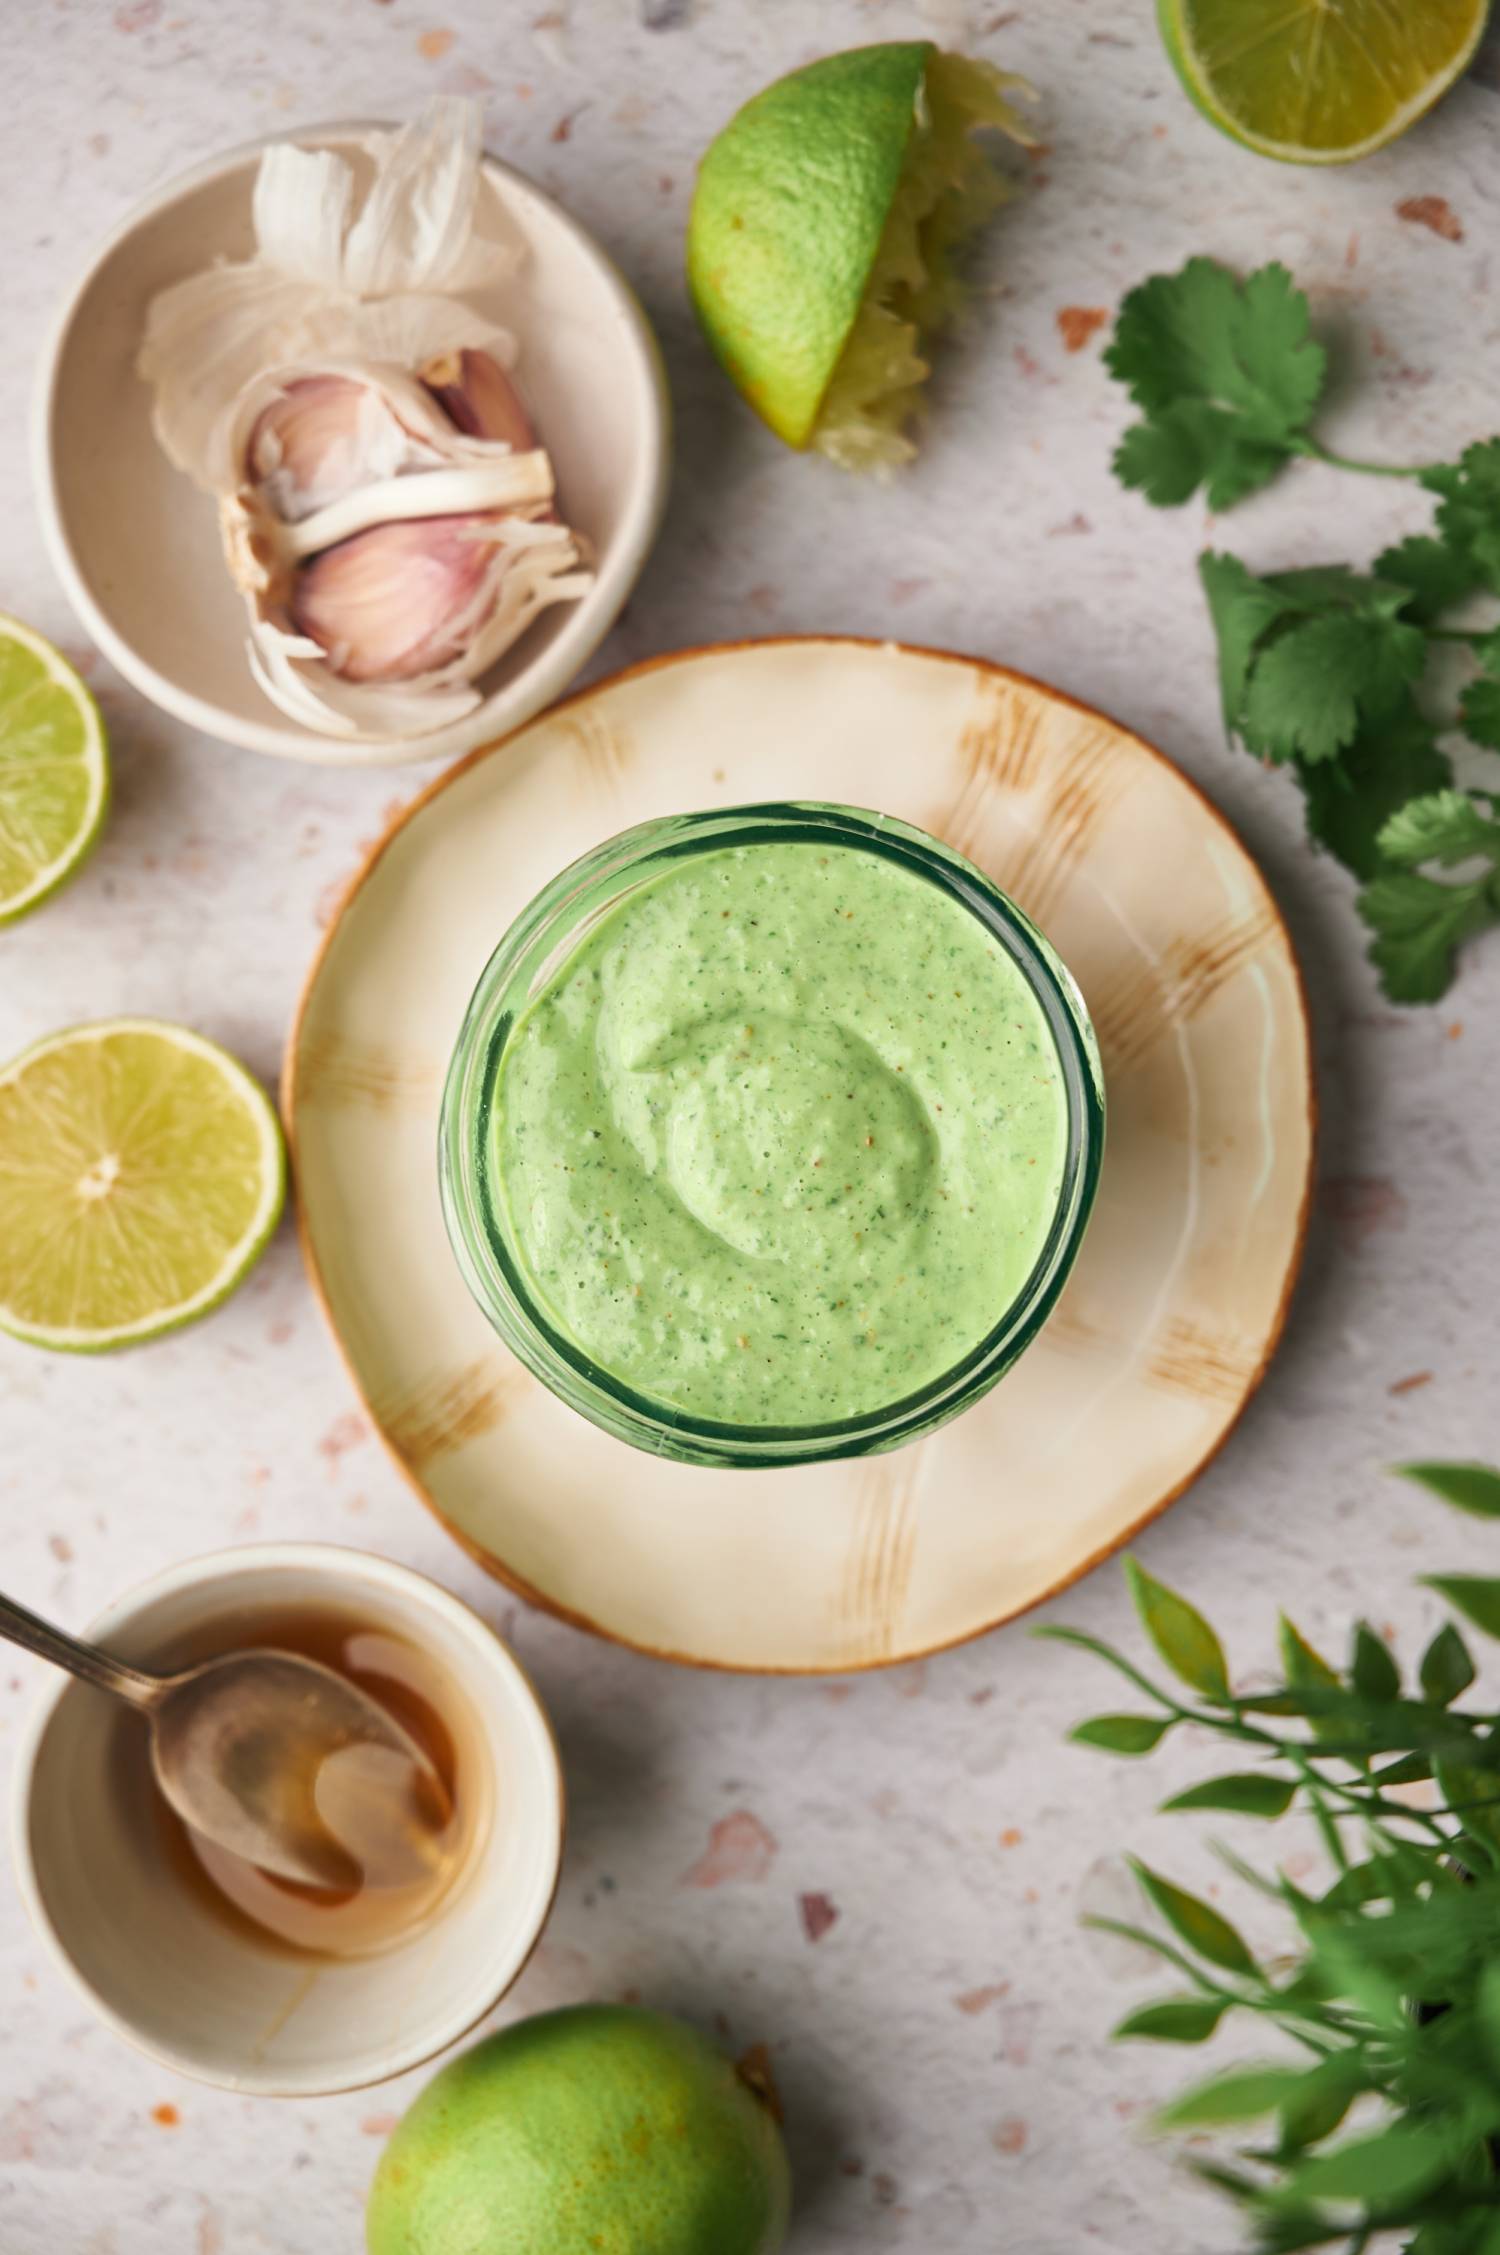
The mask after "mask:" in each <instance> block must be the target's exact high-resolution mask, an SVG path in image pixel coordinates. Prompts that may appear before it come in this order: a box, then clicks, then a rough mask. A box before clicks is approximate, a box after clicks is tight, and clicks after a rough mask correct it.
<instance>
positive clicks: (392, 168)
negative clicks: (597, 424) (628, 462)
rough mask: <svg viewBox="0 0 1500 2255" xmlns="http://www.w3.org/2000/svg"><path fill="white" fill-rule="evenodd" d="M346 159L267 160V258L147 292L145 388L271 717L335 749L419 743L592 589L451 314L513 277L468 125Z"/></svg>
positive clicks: (492, 347)
mask: <svg viewBox="0 0 1500 2255" xmlns="http://www.w3.org/2000/svg"><path fill="white" fill-rule="evenodd" d="M366 147H367V150H368V153H369V155H370V157H371V158H372V159H373V161H374V166H375V177H374V180H373V183H372V184H371V185H370V187H369V189H368V191H367V192H366V193H365V194H364V196H363V199H362V201H361V200H360V199H359V198H358V197H357V195H356V184H355V176H354V172H353V169H352V167H351V166H350V165H349V163H348V162H347V161H346V159H345V158H344V157H343V156H341V155H340V154H338V153H337V152H335V151H330V150H306V149H300V148H297V147H295V146H293V145H282V146H277V147H274V148H271V149H268V150H267V151H266V153H265V156H264V158H263V159H262V162H261V167H260V172H259V175H258V178H257V182H256V189H255V199H254V218H255V226H256V235H257V243H258V252H257V256H256V257H255V258H254V259H251V260H249V261H246V262H243V263H241V264H239V265H237V266H232V265H223V264H221V265H219V266H217V267H215V268H213V269H211V270H210V271H209V272H207V273H205V274H200V275H196V276H193V277H192V278H190V279H189V280H187V281H184V282H180V283H177V284H175V285H173V286H172V287H170V288H169V289H167V290H164V291H162V292H160V293H159V294H158V296H157V297H156V298H155V299H154V300H153V301H152V304H151V306H150V308H149V310H148V316H147V325H146V336H145V341H144V343H143V346H142V349H141V353H140V357H139V362H138V366H139V368H140V372H141V373H142V375H143V376H145V377H146V378H147V380H148V381H150V382H151V383H152V384H153V385H154V387H155V392H156V397H155V403H154V418H153V419H154V422H155V427H156V431H157V436H158V438H159V439H160V441H161V444H162V446H163V448H164V449H165V451H166V452H167V453H168V454H169V456H170V457H171V459H172V460H173V461H174V462H175V463H176V464H177V465H178V466H179V467H180V468H182V469H184V470H186V471H187V472H188V474H189V475H191V476H192V477H193V478H194V479H195V481H196V482H197V483H198V484H199V485H200V486H203V487H205V488H206V489H207V490H209V491H211V492H212V493H214V494H215V495H216V497H217V498H218V501H219V509H220V522H221V530H222V534H223V540H224V548H225V555H226V558H227V560H228V563H229V568H230V571H231V574H232V576H233V577H234V580H235V582H236V584H237V585H238V586H239V588H240V589H241V591H242V593H243V594H244V596H245V600H246V605H247V608H248V610H249V613H250V645H249V656H250V663H251V669H252V671H253V673H254V674H255V677H256V679H257V680H258V681H259V682H260V684H261V686H262V688H263V689H264V690H265V692H266V694H267V695H268V696H269V697H271V698H272V699H273V700H274V701H275V702H276V703H277V704H278V705H280V706H281V707H282V709H283V710H284V711H286V712H287V713H289V714H290V715H291V716H292V717H293V718H295V719H297V720H299V721H301V722H302V723H303V724H304V725H306V726H308V727H310V728H315V729H318V730H320V731H322V732H324V733H328V734H333V735H343V736H356V737H378V738H392V737H401V736H408V735H421V734H425V733H427V732H428V731H430V730H433V729H436V728H439V727H442V726H444V725H446V724H447V723H448V722H449V721H451V720H454V719H457V718H459V717H461V716H462V715H463V714H465V713H468V712H471V711H473V710H474V708H475V707H476V706H477V705H478V703H479V702H480V698H479V693H478V691H477V690H475V689H474V688H473V686H472V683H473V682H474V681H475V680H476V679H477V678H478V676H479V675H480V674H482V673H483V672H484V671H486V670H487V669H488V668H489V667H490V666H491V665H493V664H494V662H495V660H496V659H497V658H498V657H499V656H501V655H502V654H503V652H504V651H505V650H506V649H507V648H509V646H510V645H511V643H513V642H514V641H515V640H516V639H517V637H518V636H519V635H521V634H522V633H524V632H525V630H526V628H527V626H528V625H529V624H530V623H531V621H532V619H534V618H535V617H536V615H537V614H538V612H539V611H540V610H542V609H543V608H545V607H546V606H547V605H548V604H550V603H555V602H563V601H570V600H574V599H576V598H577V597H578V596H579V595H581V594H583V593H584V592H586V590H587V589H588V587H589V586H590V585H591V584H592V581H591V576H590V575H589V573H588V572H587V570H586V569H585V567H584V557H583V553H582V548H581V544H580V542H579V541H578V539H577V538H576V536H575V535H574V534H573V533H572V532H570V531H569V530H568V529H567V527H566V526H565V525H563V524H561V523H559V522H558V521H557V517H556V513H555V506H554V489H553V478H552V469H551V464H550V461H549V460H548V457H547V455H546V454H545V452H544V451H543V450H542V448H541V446H540V444H539V442H538V439H537V434H536V430H535V428H534V426H533V423H532V420H531V416H530V414H529V412H528V410H527V407H526V405H525V403H524V401H523V400H522V397H521V395H520V393H519V391H518V390H517V389H516V387H515V385H514V383H513V382H512V381H511V378H510V375H509V373H508V371H509V368H510V365H511V363H512V362H513V361H514V358H515V344H514V340H513V339H512V338H511V337H510V336H509V334H508V332H506V331H505V330H504V329H502V328H501V327H500V326H499V325H498V324H496V323H495V322H493V321H490V320H488V319H486V318H485V316H484V315H482V314H481V313H480V312H479V311H478V310H477V309H476V308H475V307H473V306H472V305H469V304H466V303H465V302H464V301H463V299H462V298H461V297H459V296H457V295H453V294H444V293H454V292H457V291H460V290H462V289H466V288H472V287H476V286H483V285H488V284H491V283H493V282H494V281H495V279H496V278H497V276H499V275H501V274H503V273H505V272H508V271H509V270H510V269H511V268H513V266H514V265H515V263H516V261H517V258H518V255H519V253H518V251H517V249H516V247H515V245H514V244H513V243H511V242H508V241H506V240H505V234H506V228H505V222H504V214H503V210H502V209H501V207H500V205H499V200H498V198H497V196H496V194H495V191H494V189H493V187H492V186H491V184H490V183H489V182H488V181H487V180H486V179H485V177H484V175H483V173H482V171H481V154H482V152H481V147H480V128H479V111H478V108H477V105H475V104H473V103H469V102H463V101H456V100H439V101H437V102H434V103H433V104H431V105H430V106H429V109H428V110H427V112H426V113H424V115H423V117H422V118H420V119H419V120H417V121H416V122H415V123H414V124H412V125H410V126H407V127H405V128H403V130H402V131H401V132H400V133H397V134H378V135H372V136H370V137H369V139H368V141H367V144H366Z"/></svg>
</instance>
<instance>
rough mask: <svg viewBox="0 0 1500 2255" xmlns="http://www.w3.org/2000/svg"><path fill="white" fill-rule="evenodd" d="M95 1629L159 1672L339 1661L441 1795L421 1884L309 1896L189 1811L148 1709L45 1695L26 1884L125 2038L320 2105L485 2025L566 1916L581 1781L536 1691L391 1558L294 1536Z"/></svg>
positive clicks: (126, 1607) (196, 1572)
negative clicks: (188, 1822) (218, 1664)
mask: <svg viewBox="0 0 1500 2255" xmlns="http://www.w3.org/2000/svg"><path fill="white" fill-rule="evenodd" d="M88 1635H89V1637H90V1639H91V1640H92V1641H95V1642H97V1643H99V1644H102V1645H104V1646H105V1647H106V1648H107V1649H108V1650H109V1651H111V1652H112V1653H114V1654H116V1655H117V1656H118V1657H119V1658H121V1659H122V1660H125V1661H127V1662H130V1663H133V1664H135V1665H136V1666H138V1667H141V1668H145V1669H150V1670H152V1671H155V1672H157V1673H160V1674H170V1673H171V1672H173V1671H174V1670H176V1669H179V1668H186V1667H191V1666H192V1665H194V1664H195V1663H196V1662H198V1661H201V1660H206V1659H209V1658H213V1657H216V1656H217V1655H219V1654H222V1653H226V1652H239V1651H247V1650H252V1649H270V1650H275V1651H282V1652H292V1653H296V1654H300V1655H301V1656H303V1657H305V1658H308V1659H312V1660H316V1661H318V1662H321V1663H322V1665H323V1666H325V1667H330V1668H332V1669H334V1670H335V1671H336V1672H337V1673H339V1674H341V1675H343V1676H345V1677H347V1678H348V1679H349V1681H351V1682H352V1683H354V1684H355V1685H356V1686H357V1687H358V1688H359V1689H360V1690H361V1691H364V1692H366V1693H367V1694H369V1696H370V1697H372V1698H373V1699H375V1700H377V1701H378V1702H379V1703H380V1704H381V1705H382V1706H383V1707H384V1708H385V1709H386V1710H387V1711H388V1713H389V1714H390V1715H391V1716H392V1717H393V1718H394V1720H395V1721H396V1723H397V1724H399V1725H400V1727H401V1728H402V1729H403V1730H404V1731H405V1732H406V1733H407V1734H408V1735H409V1737H410V1738H411V1740H413V1741H414V1742H415V1744H416V1746H417V1747H418V1748H419V1749H420V1750H421V1752H422V1753H423V1754H424V1755H425V1756H426V1758H427V1760H428V1762H429V1763H430V1764H431V1768H432V1771H433V1772H434V1773H435V1775H436V1778H437V1780H438V1781H440V1785H441V1795H440V1799H439V1804H438V1809H439V1813H438V1815H437V1816H436V1817H435V1818H434V1820H433V1821H432V1823H431V1824H430V1826H429V1828H428V1831H427V1833H426V1835H425V1836H424V1840H423V1849H424V1853H423V1856H422V1858H421V1868H420V1870H413V1868H412V1864H411V1859H408V1858H402V1859H396V1860H393V1862H392V1865H391V1867H390V1871H389V1872H383V1871H381V1870H379V1869H377V1868H375V1867H374V1866H372V1867H371V1869H370V1870H369V1871H368V1872H367V1873H366V1875H365V1876H364V1877H362V1878H356V1879H354V1880H352V1881H351V1883H350V1884H349V1885H347V1886H343V1887H339V1888H330V1887H322V1886H319V1887H311V1886H303V1885H300V1884H298V1883H296V1882H294V1881H291V1880H287V1879H281V1878H277V1877H273V1876H272V1875H271V1874H269V1873H267V1872H265V1871H262V1870H260V1869H258V1868H257V1867H256V1866H255V1865H253V1864H250V1863H247V1862H245V1861H243V1860H242V1859H241V1858H240V1857H238V1856H235V1855H233V1854H231V1853H230V1852H229V1851H227V1850H225V1849H222V1848H219V1847H216V1846H215V1845H214V1844H213V1843H212V1842H210V1841H208V1840H206V1839H204V1838H203V1837H202V1836H201V1835H199V1834H197V1833H194V1832H192V1831H190V1830H189V1829H188V1828H187V1827H186V1826H185V1825H184V1824H183V1823H182V1822H181V1820H180V1819H179V1818H178V1817H177V1816H175V1815H174V1814H173V1812H172V1810H171V1809H170V1808H169V1807H168V1806H167V1804H166V1802H165V1800H164V1799H163V1798H162V1796H161V1794H160V1792H159V1791H158V1789H157V1787H156V1784H155V1781H154V1779H153V1777H152V1773H151V1761H150V1753H149V1747H148V1743H147V1736H146V1732H145V1730H144V1729H143V1728H142V1726H141V1723H140V1720H139V1718H138V1717H136V1716H135V1715H132V1714H131V1713H130V1712H129V1711H128V1710H127V1709H125V1708H124V1707H122V1706H121V1705H120V1704H119V1703H118V1702H116V1701H114V1700H111V1699H108V1698H106V1697H104V1696H103V1695H102V1694H101V1693H99V1692H98V1691H95V1690H93V1689H92V1688H91V1687H90V1686H89V1685H87V1684H84V1683H79V1682H76V1681H74V1680H73V1679H72V1678H68V1677H61V1678H59V1679H58V1680H57V1682H56V1684H55V1685H49V1686H48V1690H47V1695H46V1697H45V1699H44V1700H43V1703H42V1705H41V1707H40V1709H39V1711H38V1712H37V1713H36V1714H35V1715H34V1716H33V1718H32V1721H31V1725H30V1728H29V1730H28V1732H27V1735H26V1739H25V1741H24V1743H23V1745H22V1747H21V1750H20V1757H19V1760H18V1764H17V1773H16V1804H15V1865H16V1876H17V1881H18V1883H19V1886H20V1889H21V1892H22V1895H23V1897H24V1899H25V1901H26V1905H27V1908H28V1910H29V1911H30V1913H31V1915H32V1917H33V1919H34V1920H35V1922H36V1924H37V1926H38V1928H39V1929H40V1931H41V1933H42V1936H43V1938H44V1939H45V1940H46V1942H47V1943H48V1944H49V1945H50V1947H51V1949H52V1951H53V1954H54V1955H55V1956H56V1958H57V1960H58V1962H59V1964H60V1965H61V1967H62V1969H63V1971H64V1972H65V1973H66V1974H67V1975H68V1976H69V1978H70V1979H71V1980H72V1981H73V1982H74V1984H75V1985H76V1986H77V1987H79V1988H80V1989H81V1990H82V1991H83V1993H84V1995H85V1996H86V1997H87V1998H88V2000H89V2002H90V2003H91V2004H92V2005H93V2007H94V2009H95V2010H96V2011H97V2012H98V2013H100V2014H101V2015H102V2017H103V2018H104V2019H105V2020H106V2021H107V2022H108V2023H109V2025H110V2026H111V2027H112V2028H114V2029H115V2031H116V2032H117V2033H118V2034H119V2035H122V2036H124V2037H125V2038H126V2039H127V2040H128V2041H129V2042H131V2043H133V2044H135V2045H136V2046H137V2047H138V2048H139V2049H141V2050H143V2051H145V2052H147V2053H149V2054H150V2056H151V2057H153V2058H155V2059H158V2060H160V2061H162V2062H163V2063H164V2064H165V2065H167V2066H170V2067H175V2068H177V2069H179V2070H180V2071H181V2072H182V2073H184V2074H187V2075H194V2076H197V2077H198V2078H199V2079H200V2080H202V2081H205V2082H210V2083H217V2084H219V2085H221V2086H223V2087H224V2088H226V2089H229V2090H236V2091H245V2092H254V2093H257V2094H261V2095H275V2096H283V2097H299V2098H302V2097H311V2096H314V2095H317V2094H320V2093H326V2092H331V2091H342V2090H354V2089H358V2088H359V2087H360V2086H361V2085H363V2084H367V2083H376V2082H382V2081H384V2080H385V2078H386V2077H387V2076H391V2075H399V2074H402V2073H404V2072H405V2071H406V2070H407V2069H408V2068H411V2067H416V2066H418V2065H420V2064H421V2062H422V2061H423V2060H426V2059H430V2058H431V2057H432V2056H433V2055H434V2054H435V2053H437V2052H439V2051H442V2050H443V2049H445V2048H446V2046H448V2045H449V2044H451V2043H454V2042H455V2041H456V2040H457V2039H458V2038H459V2037H460V2036H462V2035H463V2034H464V2033H465V2032H466V2031H467V2030H468V2029H469V2028H471V2027H472V2026H473V2025H474V2024H475V2022H476V2021H478V2020H480V2019H482V2018H483V2016H484V2015H485V2014H486V2013H487V2012H488V2011H489V2010H490V2008H491V2007H492V2006H493V2005H494V2004H495V2003H496V2002H497V2001H498V1999H499V1998H500V1997H501V1996H503V1995H504V1993H505V1991H506V1990H507V1989H508V1988H509V1987H510V1985H511V1983H512V1982H513V1981H514V1980H515V1978H516V1976H517V1975H518V1974H519V1972H520V1971H521V1968H522V1966H523V1965H524V1964H525V1962H526V1960H527V1958H528V1957H529V1955H530V1953H531V1950H532V1947H533V1945H534V1943H535V1942H536V1939H537V1937H538V1935H539V1934H540V1932H541V1930H542V1927H543V1925H544V1923H545V1921H546V1918H547V1914H548V1911H549V1910H550V1908H551V1905H552V1898H553V1894H554V1892H555V1890H556V1885H557V1873H558V1866H559V1862H560V1860H561V1854H562V1836H563V1786H562V1775H561V1771H560V1769H559V1766H558V1760H557V1750H556V1747H555V1745H554V1743H553V1739H552V1733H551V1729H550V1727H549V1725H548V1722H547V1718H546V1715H545V1713H544V1712H543V1709H542V1707H541V1704H540V1702H539V1700H538V1699H537V1696H536V1693H535V1692H534V1691H533V1690H532V1687H531V1685H530V1683H529V1682H528V1680H527V1678H526V1676H525V1675H524V1673H523V1672H522V1670H521V1668H520V1666H519V1665H518V1663H517V1662H516V1661H515V1659H514V1658H513V1657H512V1656H511V1654H510V1653H509V1652H508V1651H507V1650H506V1648H505V1646H504V1645H503V1644H502V1643H501V1642H500V1640H499V1639H498V1637H497V1636H496V1635H495V1634H494V1632H493V1631H492V1630H491V1629H490V1628H488V1627H487V1626H486V1625H485V1623H484V1622H483V1621H482V1620H481V1619H480V1618H479V1616H478V1615H477V1614H476V1613H473V1612H471V1611H470V1609H469V1607H468V1606H466V1605H464V1604H462V1603H461V1602H460V1601H459V1600H458V1599H457V1598H455V1597H452V1596H450V1595H449V1594H448V1592H447V1591H446V1590H442V1589H440V1588H439V1587H438V1586H437V1585H436V1583H434V1582H430V1581H428V1580H427V1579H426V1578H425V1577H424V1576H422V1575H420V1574H416V1573H413V1572H412V1571H411V1570H410V1569H409V1568H407V1567H404V1566H397V1565H393V1564H392V1563H391V1562H390V1561H389V1560H387V1559H383V1558H376V1557H372V1556H369V1555H368V1554H366V1553H364V1552H360V1551H351V1550H342V1549H337V1548H335V1547H333V1546H331V1545H323V1544H311V1543H285V1544H274V1545H265V1546H259V1547H255V1548H250V1549H244V1550H232V1551H221V1552H218V1553H215V1554H214V1555H213V1556H211V1557H208V1558H198V1559H191V1560H188V1561H187V1562H185V1563H184V1564H182V1565H179V1566H174V1567H172V1568H170V1569H169V1570H168V1571H167V1572H166V1573H164V1574H161V1575H159V1576H158V1577H157V1578H156V1580H154V1581H152V1582H149V1583H147V1584H146V1585H145V1587H143V1588H141V1589H138V1590H133V1591H132V1592H131V1593H130V1594H129V1595H128V1596H126V1597H124V1598H122V1599H120V1600H119V1601H118V1602H117V1603H116V1604H115V1605H113V1606H111V1607H110V1608H109V1610H108V1611H107V1612H105V1613H104V1614H102V1615H101V1616H100V1617H99V1619H98V1620H96V1621H95V1622H94V1623H93V1624H92V1626H91V1627H90V1629H89V1631H88ZM392 1873H394V1876H392V1875H391V1874H392Z"/></svg>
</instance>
